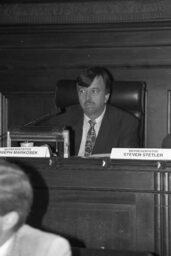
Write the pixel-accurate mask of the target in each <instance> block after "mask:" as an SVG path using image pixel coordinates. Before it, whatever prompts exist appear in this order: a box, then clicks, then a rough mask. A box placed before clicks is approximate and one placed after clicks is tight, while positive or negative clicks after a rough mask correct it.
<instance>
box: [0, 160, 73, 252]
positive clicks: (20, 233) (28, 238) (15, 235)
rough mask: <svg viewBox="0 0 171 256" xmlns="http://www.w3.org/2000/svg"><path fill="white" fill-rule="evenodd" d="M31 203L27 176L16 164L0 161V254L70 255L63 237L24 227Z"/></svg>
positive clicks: (29, 184) (30, 188)
mask: <svg viewBox="0 0 171 256" xmlns="http://www.w3.org/2000/svg"><path fill="white" fill-rule="evenodd" d="M32 203H33V189H32V186H31V183H30V180H29V178H28V176H27V175H26V174H25V173H24V171H23V170H22V169H21V168H20V167H19V166H17V165H16V164H12V163H9V162H7V161H4V160H0V255H8V256H20V255H21V256H32V255H34V256H56V255H58V256H70V255H71V250H70V245H69V243H68V241H67V240H66V239H65V238H62V237H60V236H58V235H55V234H50V233H46V232H43V231H40V230H38V229H34V228H32V227H30V226H28V225H26V224H25V223H26V220H27V217H28V215H29V213H30V210H31V206H32Z"/></svg>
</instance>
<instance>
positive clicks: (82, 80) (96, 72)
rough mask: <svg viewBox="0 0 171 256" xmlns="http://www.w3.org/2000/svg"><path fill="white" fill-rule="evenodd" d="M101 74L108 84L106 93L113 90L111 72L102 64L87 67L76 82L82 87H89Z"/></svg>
mask: <svg viewBox="0 0 171 256" xmlns="http://www.w3.org/2000/svg"><path fill="white" fill-rule="evenodd" d="M99 76H101V77H102V78H103V80H104V83H105V86H106V93H110V92H111V87H112V82H113V77H112V75H111V74H110V72H109V71H108V70H107V69H106V68H104V67H100V66H95V67H90V68H87V69H85V70H84V71H83V72H82V73H81V74H80V75H79V76H78V77H77V79H76V83H77V85H79V86H82V87H89V86H90V84H91V83H92V82H93V80H94V78H95V77H99Z"/></svg>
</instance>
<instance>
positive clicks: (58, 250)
mask: <svg viewBox="0 0 171 256" xmlns="http://www.w3.org/2000/svg"><path fill="white" fill-rule="evenodd" d="M15 241H16V244H15V250H16V251H20V252H21V251H22V256H23V255H25V254H24V252H25V251H26V252H27V254H26V255H34V256H38V255H41V256H53V255H54V256H55V255H60V256H70V255H71V248H70V244H69V243H68V241H67V240H66V239H65V238H63V237H61V236H58V235H55V234H52V233H48V232H43V231H41V230H38V229H35V228H33V227H31V226H29V225H23V226H22V227H21V228H20V229H19V231H18V233H17V235H16V240H15ZM15 250H14V251H15Z"/></svg>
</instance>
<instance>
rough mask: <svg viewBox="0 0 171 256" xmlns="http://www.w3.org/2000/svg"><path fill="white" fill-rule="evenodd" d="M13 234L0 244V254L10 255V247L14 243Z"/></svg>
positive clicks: (2, 255) (1, 255)
mask: <svg viewBox="0 0 171 256" xmlns="http://www.w3.org/2000/svg"><path fill="white" fill-rule="evenodd" d="M14 241H15V236H12V237H10V239H8V240H7V241H6V242H5V243H4V244H3V245H2V246H0V256H8V255H9V254H10V255H11V248H12V247H13V245H14Z"/></svg>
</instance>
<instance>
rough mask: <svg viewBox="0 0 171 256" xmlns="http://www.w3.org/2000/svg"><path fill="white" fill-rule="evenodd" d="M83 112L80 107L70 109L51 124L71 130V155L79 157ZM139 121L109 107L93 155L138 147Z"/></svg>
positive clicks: (117, 109)
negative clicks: (114, 148) (119, 148)
mask: <svg viewBox="0 0 171 256" xmlns="http://www.w3.org/2000/svg"><path fill="white" fill-rule="evenodd" d="M83 117H84V116H83V111H82V109H81V107H80V106H79V105H75V106H72V107H69V108H68V110H67V112H66V113H65V114H62V115H59V116H58V117H56V120H54V121H53V122H52V123H51V124H52V125H53V126H54V125H56V126H58V125H60V126H65V127H67V128H69V129H70V137H71V155H74V154H75V155H77V154H78V151H79V147H80V143H81V138H82V126H83ZM138 125H139V122H138V120H137V119H136V118H135V117H134V116H133V115H131V114H129V113H127V112H125V111H123V110H121V109H119V108H116V107H113V106H110V105H107V108H106V112H105V115H104V117H103V120H102V124H101V127H100V130H99V133H98V137H97V139H96V143H95V146H94V149H93V154H104V153H111V149H112V148H113V147H122V148H130V147H138V146H139V137H138Z"/></svg>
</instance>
